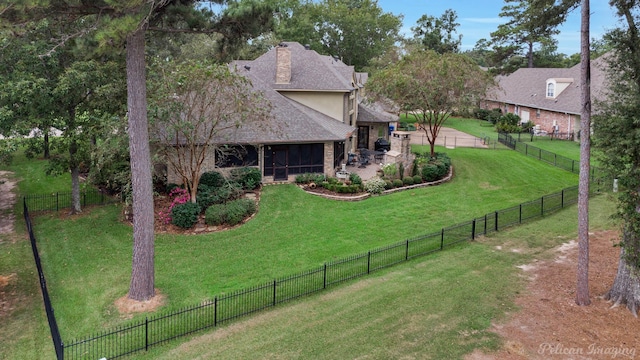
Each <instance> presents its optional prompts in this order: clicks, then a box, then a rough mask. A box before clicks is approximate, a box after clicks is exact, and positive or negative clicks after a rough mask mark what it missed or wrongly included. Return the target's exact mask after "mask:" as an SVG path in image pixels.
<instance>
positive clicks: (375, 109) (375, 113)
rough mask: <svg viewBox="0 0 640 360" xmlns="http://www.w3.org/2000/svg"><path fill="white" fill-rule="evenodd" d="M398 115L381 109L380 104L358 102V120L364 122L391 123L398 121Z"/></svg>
mask: <svg viewBox="0 0 640 360" xmlns="http://www.w3.org/2000/svg"><path fill="white" fill-rule="evenodd" d="M397 120H398V117H397V116H395V115H392V114H389V113H386V112H384V110H382V109H379V106H378V105H376V104H375V103H374V104H366V105H365V104H363V103H360V104H358V119H357V121H358V122H363V123H390V122H392V121H397Z"/></svg>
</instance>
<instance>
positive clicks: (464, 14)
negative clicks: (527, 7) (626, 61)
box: [378, 0, 618, 55]
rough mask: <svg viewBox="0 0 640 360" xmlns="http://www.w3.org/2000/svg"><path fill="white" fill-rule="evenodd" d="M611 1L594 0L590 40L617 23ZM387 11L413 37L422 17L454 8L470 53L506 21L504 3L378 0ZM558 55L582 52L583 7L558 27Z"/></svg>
mask: <svg viewBox="0 0 640 360" xmlns="http://www.w3.org/2000/svg"><path fill="white" fill-rule="evenodd" d="M608 3H609V1H608V0H591V1H590V10H591V20H590V21H591V25H590V29H589V31H590V35H591V36H590V37H591V38H592V39H593V38H596V39H599V38H601V37H602V35H603V34H604V33H605V32H606V31H607V30H609V29H613V28H615V27H616V24H617V22H618V20H617V17H616V16H615V13H614V11H613V10H611V8H610V7H609V4H608ZM378 5H379V6H380V7H381V8H382V9H383V11H384V12H390V13H392V14H394V15H403V16H404V20H403V28H402V33H403V34H404V35H406V36H409V35H411V27H413V26H415V25H416V22H417V21H418V19H419V18H420V17H421V16H422V15H425V14H426V15H430V16H435V17H440V15H442V14H443V13H444V12H445V10H447V9H452V10H454V11H455V12H456V13H457V14H458V23H459V24H460V26H459V27H458V34H460V35H462V48H461V50H462V51H465V50H471V49H473V47H474V46H475V44H476V42H477V41H478V40H480V39H482V38H485V39H489V38H490V37H491V36H490V35H489V34H490V33H491V32H493V31H495V30H496V29H497V28H498V25H499V24H501V23H505V22H506V19H504V18H500V16H498V14H499V13H500V10H501V9H502V7H503V6H504V1H503V0H447V1H444V0H378ZM559 29H560V35H558V36H556V40H558V52H559V53H563V54H566V55H572V54H575V53H578V52H580V8H578V9H576V10H574V11H573V13H571V14H570V15H569V18H568V19H567V22H566V23H565V24H564V25H563V26H562V27H560V28H559Z"/></svg>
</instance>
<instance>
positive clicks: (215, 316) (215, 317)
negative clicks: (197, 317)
mask: <svg viewBox="0 0 640 360" xmlns="http://www.w3.org/2000/svg"><path fill="white" fill-rule="evenodd" d="M213 326H214V327H215V326H218V297H217V296H216V297H215V298H214V299H213Z"/></svg>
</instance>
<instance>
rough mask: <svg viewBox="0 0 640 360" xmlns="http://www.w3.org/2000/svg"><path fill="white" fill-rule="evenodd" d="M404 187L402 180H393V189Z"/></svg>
mask: <svg viewBox="0 0 640 360" xmlns="http://www.w3.org/2000/svg"><path fill="white" fill-rule="evenodd" d="M402 185H403V184H402V180H400V179H394V180H393V187H401V186H402Z"/></svg>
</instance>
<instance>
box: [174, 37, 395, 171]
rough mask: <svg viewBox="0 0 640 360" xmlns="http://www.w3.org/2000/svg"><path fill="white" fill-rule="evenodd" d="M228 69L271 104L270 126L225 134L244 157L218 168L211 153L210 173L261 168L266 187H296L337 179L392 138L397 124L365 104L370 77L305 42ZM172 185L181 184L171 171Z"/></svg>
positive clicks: (286, 45) (222, 137)
mask: <svg viewBox="0 0 640 360" xmlns="http://www.w3.org/2000/svg"><path fill="white" fill-rule="evenodd" d="M230 66H231V67H232V68H233V69H234V70H235V71H237V72H238V73H240V74H242V75H244V76H246V77H247V78H249V79H250V80H251V82H252V85H253V88H254V89H255V90H257V91H261V92H262V93H263V94H264V97H265V98H266V99H268V100H269V102H270V103H271V106H272V110H271V119H270V120H269V123H268V124H263V125H262V126H255V125H254V124H251V122H250V121H249V122H248V123H246V124H244V125H243V126H242V127H241V128H239V129H237V130H235V131H233V132H232V133H226V134H220V137H219V139H218V140H217V141H216V142H217V143H218V144H227V145H228V146H236V147H239V148H242V150H243V151H242V152H243V153H244V155H243V156H239V157H235V156H233V157H230V158H228V159H223V161H220V160H221V159H215V156H214V155H213V154H212V155H211V156H210V157H209V158H208V159H207V163H206V164H205V166H204V171H210V170H214V169H221V168H228V167H234V166H258V167H260V169H261V170H262V175H263V182H267V183H268V182H280V181H293V180H294V179H295V176H296V175H297V174H302V173H324V174H327V175H329V176H334V175H335V173H336V171H337V170H339V169H340V168H341V166H342V164H343V163H345V162H346V161H347V160H348V154H349V153H355V152H356V151H357V150H358V149H359V148H367V149H373V146H374V142H375V140H376V139H378V138H379V137H382V138H385V139H388V138H389V123H390V122H394V121H396V120H397V116H394V115H391V114H388V113H385V112H383V111H381V110H378V109H377V108H375V107H374V106H372V105H367V104H364V103H363V98H362V91H363V89H364V82H366V79H367V74H364V73H356V72H355V71H354V68H353V66H348V65H345V64H344V63H343V62H342V61H340V60H339V59H335V58H333V57H331V56H324V55H320V54H318V53H317V52H316V51H314V50H310V49H309V48H308V47H305V46H302V45H300V44H299V43H295V42H285V43H281V44H280V45H279V46H277V47H275V48H273V49H271V50H270V51H268V52H267V53H265V54H263V55H262V56H260V57H259V58H257V59H255V60H252V61H236V62H234V63H232V64H230ZM168 181H169V182H177V181H178V179H177V178H176V176H175V174H172V173H171V170H170V169H169V174H168Z"/></svg>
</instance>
